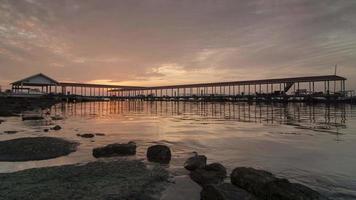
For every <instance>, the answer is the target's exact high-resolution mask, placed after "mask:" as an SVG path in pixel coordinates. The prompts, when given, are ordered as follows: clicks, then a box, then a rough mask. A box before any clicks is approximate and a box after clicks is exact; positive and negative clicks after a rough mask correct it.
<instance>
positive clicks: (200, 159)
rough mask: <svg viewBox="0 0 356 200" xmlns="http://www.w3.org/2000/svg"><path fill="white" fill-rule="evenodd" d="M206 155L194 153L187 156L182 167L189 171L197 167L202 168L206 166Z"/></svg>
mask: <svg viewBox="0 0 356 200" xmlns="http://www.w3.org/2000/svg"><path fill="white" fill-rule="evenodd" d="M206 160H207V158H206V156H204V155H195V156H193V157H190V158H188V160H187V161H185V163H184V168H185V169H187V170H189V171H194V170H196V169H198V168H203V167H205V166H206Z"/></svg>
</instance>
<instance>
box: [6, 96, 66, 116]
mask: <svg viewBox="0 0 356 200" xmlns="http://www.w3.org/2000/svg"><path fill="white" fill-rule="evenodd" d="M58 102H59V101H58V100H55V99H53V98H41V99H36V98H16V97H11V98H10V97H0V116H3V117H10V116H19V115H20V114H21V113H22V112H24V111H31V110H36V109H47V108H50V107H51V106H53V105H54V104H56V103H58Z"/></svg>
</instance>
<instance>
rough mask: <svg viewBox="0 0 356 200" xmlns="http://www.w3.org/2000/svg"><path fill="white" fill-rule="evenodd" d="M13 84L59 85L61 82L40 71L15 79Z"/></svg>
mask: <svg viewBox="0 0 356 200" xmlns="http://www.w3.org/2000/svg"><path fill="white" fill-rule="evenodd" d="M11 85H23V86H42V85H59V82H58V81H56V80H54V79H53V78H50V77H49V76H46V75H44V74H42V73H38V74H35V75H32V76H29V77H27V78H24V79H21V80H18V81H15V82H13V83H11Z"/></svg>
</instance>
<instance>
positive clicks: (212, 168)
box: [204, 163, 227, 177]
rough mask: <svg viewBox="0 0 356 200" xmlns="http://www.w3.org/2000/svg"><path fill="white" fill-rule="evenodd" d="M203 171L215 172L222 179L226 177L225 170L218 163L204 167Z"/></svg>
mask: <svg viewBox="0 0 356 200" xmlns="http://www.w3.org/2000/svg"><path fill="white" fill-rule="evenodd" d="M204 169H206V170H208V171H215V172H217V173H219V174H220V175H221V176H224V177H226V175H227V172H226V168H225V167H224V166H223V165H222V164H220V163H211V164H209V165H207V166H205V167H204Z"/></svg>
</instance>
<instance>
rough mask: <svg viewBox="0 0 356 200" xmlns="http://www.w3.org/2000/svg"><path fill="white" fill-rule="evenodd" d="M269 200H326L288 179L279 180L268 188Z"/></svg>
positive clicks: (268, 185) (271, 183)
mask: <svg viewBox="0 0 356 200" xmlns="http://www.w3.org/2000/svg"><path fill="white" fill-rule="evenodd" d="M266 191H267V193H266V195H267V198H268V199H275V200H300V199H303V200H304V199H305V200H322V199H323V200H326V199H327V198H325V197H323V196H321V195H320V194H319V193H318V192H316V191H314V190H312V189H310V188H308V187H306V186H304V185H302V184H298V183H290V182H289V181H288V180H287V179H277V180H275V181H273V182H270V183H269V184H267V186H266Z"/></svg>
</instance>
